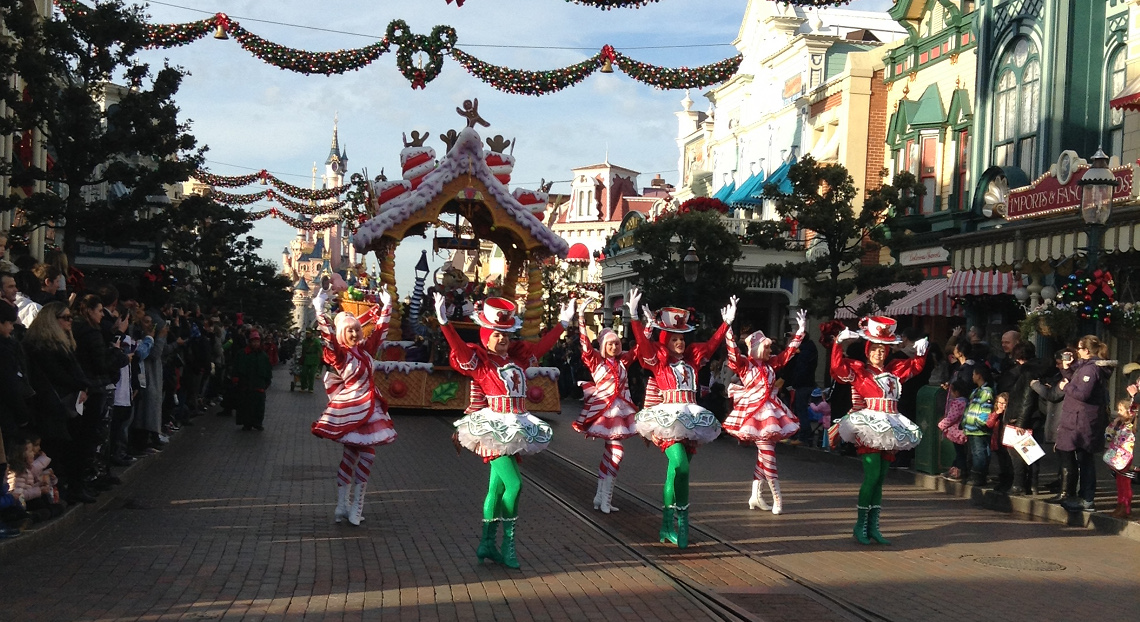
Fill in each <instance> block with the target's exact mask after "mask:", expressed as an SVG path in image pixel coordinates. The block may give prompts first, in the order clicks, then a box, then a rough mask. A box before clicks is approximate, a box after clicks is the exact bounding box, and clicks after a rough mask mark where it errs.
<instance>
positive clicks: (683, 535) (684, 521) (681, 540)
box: [673, 505, 689, 549]
mask: <svg viewBox="0 0 1140 622" xmlns="http://www.w3.org/2000/svg"><path fill="white" fill-rule="evenodd" d="M673 542H675V543H676V544H677V548H679V549H683V548H685V547H687V546H689V506H687V505H685V506H677V539H676V540H674V541H673Z"/></svg>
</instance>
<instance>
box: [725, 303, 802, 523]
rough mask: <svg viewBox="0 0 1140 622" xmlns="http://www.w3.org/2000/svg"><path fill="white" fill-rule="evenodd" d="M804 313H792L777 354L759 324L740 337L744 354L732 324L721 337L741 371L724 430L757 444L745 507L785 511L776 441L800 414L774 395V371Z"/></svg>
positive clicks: (791, 351)
mask: <svg viewBox="0 0 1140 622" xmlns="http://www.w3.org/2000/svg"><path fill="white" fill-rule="evenodd" d="M732 304H733V305H735V304H736V296H733V297H732ZM806 319H807V314H806V313H805V312H804V311H802V310H801V311H800V312H799V313H798V314H796V322H797V323H798V326H797V328H796V334H795V336H794V337H792V340H791V342H789V343H788V347H787V348H785V349H784V351H783V352H781V353H780V354H778V355H776V356H772V340H771V339H769V338H767V337H765V336H764V332H763V331H759V330H758V331H756V332H754V333H752V334H751V335H748V336H747V337H745V338H744V345H745V346H747V348H748V354H747V355H745V356H742V355H741V354H740V352H739V351H738V350H737V347H736V338H735V337H734V336H733V334H732V329H731V328H729V329H728V332H727V333H725V338H724V340H725V345H726V346H727V347H728V367H729V369H731V370H732V371H733V373H735V374H736V375H737V376H739V377H740V384H736V383H733V384H731V385H729V387H728V396H729V397H730V398H731V399H732V412H731V413H729V415H728V418H727V419H725V420H724V431H725V432H728V433H729V434H731V435H733V436H735V437H736V438H737V439H739V440H740V441H742V442H745V443H754V444H755V445H756V451H757V455H756V469H755V472H754V473H753V478H752V496H751V497H750V498H749V499H748V507H749V508H752V509H756V508H760V509H762V510H769V509H770V510H772V513H773V514H780V513H782V512H783V511H784V509H783V508H784V503H783V498H782V497H781V496H780V480H779V479H778V477H779V474H778V472H777V470H776V443H777V442H779V441H781V440H783V439H785V438H789V437H791V436H793V435H795V433H796V432H798V431H799V429H800V422H799V419H797V418H796V416H795V415H794V414H792V411H791V409H789V408H788V406H787V404H785V403H784V402H782V401H780V398H778V397H776V387H775V383H776V371H777V370H778V369H780V368H781V367H783V366H784V365H787V364H788V361H789V360H791V358H792V356H794V355H795V353H796V352H797V351H798V350H799V348H800V342H802V341H803V340H804V333H805V332H806V331H807V327H806ZM764 482H768V487H769V488H770V489H771V490H772V505H771V506H769V505H768V503H767V502H766V501H764V497H763V490H762V488H763V486H764Z"/></svg>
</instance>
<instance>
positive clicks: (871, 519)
mask: <svg viewBox="0 0 1140 622" xmlns="http://www.w3.org/2000/svg"><path fill="white" fill-rule="evenodd" d="M853 339H866V340H867V345H866V353H867V362H866V363H864V362H861V361H856V360H854V359H849V358H847V357H845V356H843V346H844V343H845V342H850V341H851V340H853ZM901 342H902V338H901V337H899V336H897V335H895V321H894V320H892V319H891V318H888V317H876V316H872V317H865V318H863V319H861V320H859V332H855V331H851V330H847V329H844V330H843V332H841V333H839V335H838V336H837V337H836V338H835V343H834V344H833V345H832V346H831V377H832V378H834V379H835V381H836V382H841V383H844V384H849V385H851V412H850V413H848V414H847V416H846V417H844V418H842V419H840V420H839V423H838V426H839V435H840V436H841V437H842V438H843V440H845V441H847V442H849V443H855V445H856V446H857V447H858V449H859V455H860V456H861V457H862V459H863V485H862V486H861V487H860V488H859V504H858V506H856V507H857V509H858V511H859V518H858V520H857V521H856V523H855V530H854V535H855V539H856V540H857V541H858V542H859V543H860V544H871V543H872V542H878V543H879V544H890V542H889V541H887V539H886V538H884V537H883V535H882V534H881V533H879V515H880V512H881V511H882V505H881V504H882V501H883V482H885V481H886V479H887V471H888V467H889V465H890V463H891V461H893V460H894V454H895V452H896V451H901V450H904V449H913V448H914V447H917V446H918V444H919V442H920V441H922V431H921V430H919V429H918V426H917V425H915V424H914V422H912V421H911V420H910V419H907V418H906V417H905V416H903V415H902V414H900V413H899V396H900V395H901V394H902V383H903V382H905V381H906V380H908V379H909V378H911V377H912V376H914V375H915V374H918V373H919V372H921V371H922V368H923V367H925V366H926V348H927V345H928V343H929V342H928V341H927V340H926V339H925V338H923V339H919V340H918V341H916V342H914V351H915V356H914V357H913V358H908V359H895V360H893V361H890V362H887V355H889V354H890V351H891V345H893V344H897V343H901Z"/></svg>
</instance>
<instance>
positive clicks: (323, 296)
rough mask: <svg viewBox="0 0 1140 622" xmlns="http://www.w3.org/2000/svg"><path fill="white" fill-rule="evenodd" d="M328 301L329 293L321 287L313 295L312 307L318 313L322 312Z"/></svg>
mask: <svg viewBox="0 0 1140 622" xmlns="http://www.w3.org/2000/svg"><path fill="white" fill-rule="evenodd" d="M328 301H329V293H328V292H327V291H325V290H323V289H319V290H317V293H316V295H315V296H313V308H314V309H316V310H317V313H318V314H320V313H324V312H325V305H326V304H328Z"/></svg>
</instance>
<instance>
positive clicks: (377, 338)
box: [360, 285, 392, 356]
mask: <svg viewBox="0 0 1140 622" xmlns="http://www.w3.org/2000/svg"><path fill="white" fill-rule="evenodd" d="M379 296H380V305H381V307H382V308H381V309H380V312H379V313H377V312H376V305H373V307H372V308H371V309H369V310H368V313H367V314H366V315H365V317H364V318H362V319H361V320H360V324H361V326H363V325H364V324H365V323H367V322H376V328H375V329H374V330H373V331H372V334H371V335H369V336H368V339H367V340H366V341H365V342H364V351H365V352H367V353H369V354H371V355H372V356H376V351H377V350H379V349H380V344H381V343H384V340H385V339H386V338H387V337H388V322H389V321H390V320H391V319H392V294H389V293H388V286H387V285H382V286H381V287H380V294H379Z"/></svg>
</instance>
